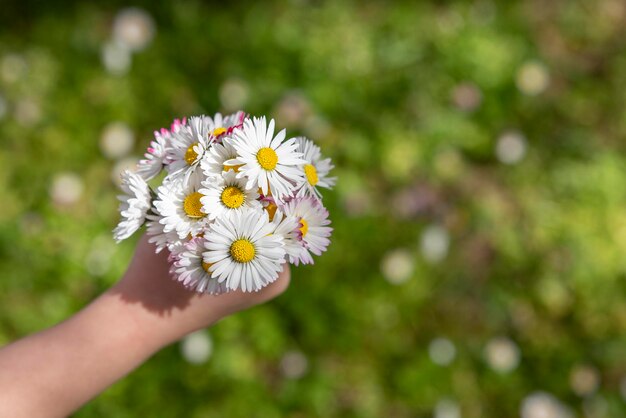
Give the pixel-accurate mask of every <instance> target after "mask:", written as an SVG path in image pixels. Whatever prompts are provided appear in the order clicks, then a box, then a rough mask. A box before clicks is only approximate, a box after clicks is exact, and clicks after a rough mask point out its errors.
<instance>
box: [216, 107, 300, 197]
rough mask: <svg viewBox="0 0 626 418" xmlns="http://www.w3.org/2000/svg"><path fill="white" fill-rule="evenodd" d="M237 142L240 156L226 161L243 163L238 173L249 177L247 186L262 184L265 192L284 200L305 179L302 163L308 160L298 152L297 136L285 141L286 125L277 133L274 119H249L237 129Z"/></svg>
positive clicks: (239, 175)
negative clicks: (268, 121)
mask: <svg viewBox="0 0 626 418" xmlns="http://www.w3.org/2000/svg"><path fill="white" fill-rule="evenodd" d="M233 137H234V140H233V141H232V144H233V146H234V147H235V149H236V150H237V158H233V159H231V160H228V161H226V165H229V166H241V167H239V172H238V173H237V177H240V178H246V179H247V180H248V183H247V187H248V188H250V187H258V188H260V189H261V191H262V193H263V194H264V195H266V196H267V195H269V194H270V191H271V195H272V196H274V198H276V199H278V200H279V201H282V199H283V198H284V197H287V196H289V195H291V194H292V193H293V192H294V189H295V185H296V184H299V183H301V182H302V176H303V175H302V173H301V172H300V170H299V169H298V167H297V166H298V165H299V164H304V163H305V161H304V160H302V159H301V158H300V157H301V156H302V153H300V152H297V151H296V148H297V144H296V143H295V139H294V138H292V139H288V140H286V141H285V130H284V129H283V130H282V131H280V132H279V133H278V134H277V135H276V136H275V137H274V119H272V120H271V121H270V123H269V126H268V125H267V123H266V120H265V117H262V118H254V119H252V120H250V119H246V120H245V122H244V124H243V129H241V130H237V131H235V133H234V135H233Z"/></svg>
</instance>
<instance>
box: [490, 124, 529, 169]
mask: <svg viewBox="0 0 626 418" xmlns="http://www.w3.org/2000/svg"><path fill="white" fill-rule="evenodd" d="M525 155H526V137H525V136H524V135H523V134H522V133H521V132H518V131H507V132H504V133H503V134H502V135H500V137H499V138H498V141H497V143H496V157H497V158H498V160H500V162H501V163H503V164H516V163H518V162H520V161H521V160H522V159H523V158H524V156H525Z"/></svg>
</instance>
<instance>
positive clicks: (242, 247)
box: [230, 238, 256, 263]
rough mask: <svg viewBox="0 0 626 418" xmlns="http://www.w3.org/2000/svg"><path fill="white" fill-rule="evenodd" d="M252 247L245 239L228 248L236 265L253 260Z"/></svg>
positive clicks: (253, 252) (253, 251)
mask: <svg viewBox="0 0 626 418" xmlns="http://www.w3.org/2000/svg"><path fill="white" fill-rule="evenodd" d="M255 253H256V251H255V250H254V245H252V243H251V242H250V241H248V240H247V239H244V238H242V239H238V240H237V241H235V242H233V243H232V244H231V246H230V255H231V257H232V258H233V259H234V260H235V261H236V262H238V263H248V262H250V261H252V260H253V259H254V255H255Z"/></svg>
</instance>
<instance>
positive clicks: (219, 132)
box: [211, 128, 226, 138]
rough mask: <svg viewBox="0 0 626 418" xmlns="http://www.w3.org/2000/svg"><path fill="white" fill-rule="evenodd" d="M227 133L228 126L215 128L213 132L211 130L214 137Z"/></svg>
mask: <svg viewBox="0 0 626 418" xmlns="http://www.w3.org/2000/svg"><path fill="white" fill-rule="evenodd" d="M225 133H226V128H215V129H213V132H211V135H213V137H214V138H219V136H220V135H223V134H225Z"/></svg>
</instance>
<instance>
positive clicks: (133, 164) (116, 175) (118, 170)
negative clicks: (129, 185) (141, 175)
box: [111, 157, 137, 185]
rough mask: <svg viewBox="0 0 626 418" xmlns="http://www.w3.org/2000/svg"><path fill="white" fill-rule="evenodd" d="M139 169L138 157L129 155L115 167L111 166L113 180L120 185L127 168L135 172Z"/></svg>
mask: <svg viewBox="0 0 626 418" xmlns="http://www.w3.org/2000/svg"><path fill="white" fill-rule="evenodd" d="M136 169H137V158H135V157H128V158H124V159H122V160H119V161H118V162H116V163H115V165H114V166H113V168H111V181H112V182H113V183H115V184H117V185H119V184H120V183H121V181H122V177H121V176H122V173H123V172H124V171H125V170H129V171H132V172H135V170H136Z"/></svg>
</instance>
